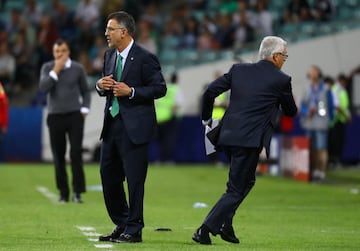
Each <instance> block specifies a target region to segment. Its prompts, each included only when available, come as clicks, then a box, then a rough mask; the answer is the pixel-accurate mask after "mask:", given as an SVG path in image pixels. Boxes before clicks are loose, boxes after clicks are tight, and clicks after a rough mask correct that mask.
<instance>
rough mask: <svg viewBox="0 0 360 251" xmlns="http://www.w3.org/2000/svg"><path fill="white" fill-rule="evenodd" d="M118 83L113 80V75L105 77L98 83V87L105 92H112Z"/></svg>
mask: <svg viewBox="0 0 360 251" xmlns="http://www.w3.org/2000/svg"><path fill="white" fill-rule="evenodd" d="M115 83H116V81H115V80H114V79H113V75H109V76H105V77H103V78H101V79H99V81H98V82H97V86H98V87H99V88H100V89H102V90H104V91H112V89H113V88H114V85H115Z"/></svg>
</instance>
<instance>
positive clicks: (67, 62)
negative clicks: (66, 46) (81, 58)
mask: <svg viewBox="0 0 360 251" xmlns="http://www.w3.org/2000/svg"><path fill="white" fill-rule="evenodd" d="M70 67H71V59H70V58H68V59H67V60H66V63H65V67H64V68H70Z"/></svg>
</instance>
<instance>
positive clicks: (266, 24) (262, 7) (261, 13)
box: [255, 0, 273, 37]
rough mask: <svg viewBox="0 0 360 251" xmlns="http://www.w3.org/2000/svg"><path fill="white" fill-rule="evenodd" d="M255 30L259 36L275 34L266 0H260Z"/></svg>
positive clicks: (257, 5) (256, 12)
mask: <svg viewBox="0 0 360 251" xmlns="http://www.w3.org/2000/svg"><path fill="white" fill-rule="evenodd" d="M255 20H256V23H255V30H256V33H257V35H258V36H260V37H262V36H269V35H272V34H273V27H272V26H273V20H272V16H271V14H270V12H269V11H268V10H267V5H266V2H265V1H264V0H258V1H257V3H256V11H255Z"/></svg>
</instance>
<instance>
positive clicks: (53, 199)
mask: <svg viewBox="0 0 360 251" xmlns="http://www.w3.org/2000/svg"><path fill="white" fill-rule="evenodd" d="M36 190H37V191H38V192H40V193H41V194H42V195H44V196H45V197H46V198H48V199H49V200H50V201H51V202H52V203H55V204H60V203H59V202H58V196H57V195H56V194H54V193H53V192H51V191H50V190H49V189H48V188H47V187H44V186H37V187H36Z"/></svg>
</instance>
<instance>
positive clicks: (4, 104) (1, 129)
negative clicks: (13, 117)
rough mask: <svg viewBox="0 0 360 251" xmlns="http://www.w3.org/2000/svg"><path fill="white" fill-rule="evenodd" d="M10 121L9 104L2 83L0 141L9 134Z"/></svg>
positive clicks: (0, 92)
mask: <svg viewBox="0 0 360 251" xmlns="http://www.w3.org/2000/svg"><path fill="white" fill-rule="evenodd" d="M8 120H9V104H8V99H7V96H6V93H5V91H4V87H3V86H2V83H1V82H0V139H1V138H2V136H3V135H4V134H5V133H6V132H7V127H8Z"/></svg>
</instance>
